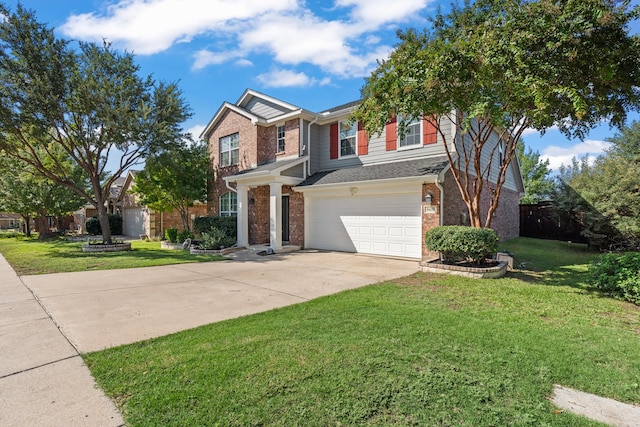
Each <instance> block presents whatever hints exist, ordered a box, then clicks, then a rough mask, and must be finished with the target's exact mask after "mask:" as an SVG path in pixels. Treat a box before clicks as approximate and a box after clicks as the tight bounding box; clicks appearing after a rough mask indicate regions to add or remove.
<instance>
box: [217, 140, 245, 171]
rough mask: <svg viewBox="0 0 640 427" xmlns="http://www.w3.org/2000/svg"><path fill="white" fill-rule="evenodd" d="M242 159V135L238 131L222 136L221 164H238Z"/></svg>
mask: <svg viewBox="0 0 640 427" xmlns="http://www.w3.org/2000/svg"><path fill="white" fill-rule="evenodd" d="M239 161H240V137H239V135H238V134H237V133H234V134H232V135H227V136H223V137H222V138H220V166H231V165H237V164H238V163H239Z"/></svg>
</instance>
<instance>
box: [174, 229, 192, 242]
mask: <svg viewBox="0 0 640 427" xmlns="http://www.w3.org/2000/svg"><path fill="white" fill-rule="evenodd" d="M187 239H193V233H192V232H191V231H189V230H180V231H178V243H182V242H184V241H185V240H187Z"/></svg>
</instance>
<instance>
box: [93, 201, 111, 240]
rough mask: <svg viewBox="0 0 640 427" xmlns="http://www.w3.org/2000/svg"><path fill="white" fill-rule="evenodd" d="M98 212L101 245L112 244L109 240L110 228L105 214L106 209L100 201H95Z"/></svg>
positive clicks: (107, 216)
mask: <svg viewBox="0 0 640 427" xmlns="http://www.w3.org/2000/svg"><path fill="white" fill-rule="evenodd" d="M96 201H97V202H98V203H97V206H96V209H97V210H98V221H99V222H100V228H101V229H102V243H103V244H105V245H110V244H111V243H113V241H112V240H111V227H109V215H108V214H107V207H106V206H105V205H104V203H103V201H102V200H96Z"/></svg>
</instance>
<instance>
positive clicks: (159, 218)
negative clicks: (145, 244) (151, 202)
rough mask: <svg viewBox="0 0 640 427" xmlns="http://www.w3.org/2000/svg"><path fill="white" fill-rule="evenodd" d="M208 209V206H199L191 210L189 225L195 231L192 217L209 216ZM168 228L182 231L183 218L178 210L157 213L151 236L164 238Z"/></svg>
mask: <svg viewBox="0 0 640 427" xmlns="http://www.w3.org/2000/svg"><path fill="white" fill-rule="evenodd" d="M207 210H208V207H207V205H206V204H197V205H194V206H192V207H190V208H189V224H190V225H191V227H192V229H193V223H192V222H191V215H195V216H196V218H198V217H201V216H207ZM167 228H177V229H178V230H182V228H183V226H182V218H180V212H178V211H177V210H175V211H171V212H163V213H160V212H155V215H154V218H153V224H151V230H152V231H151V234H152V235H154V236H159V237H163V236H164V231H165V230H166V229H167Z"/></svg>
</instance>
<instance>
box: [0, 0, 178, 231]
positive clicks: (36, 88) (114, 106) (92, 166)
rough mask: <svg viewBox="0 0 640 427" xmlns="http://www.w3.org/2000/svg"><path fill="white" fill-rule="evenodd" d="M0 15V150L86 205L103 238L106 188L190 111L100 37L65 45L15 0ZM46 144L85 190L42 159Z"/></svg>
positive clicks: (170, 142) (173, 134) (163, 141)
mask: <svg viewBox="0 0 640 427" xmlns="http://www.w3.org/2000/svg"><path fill="white" fill-rule="evenodd" d="M0 15H4V19H3V20H2V21H0V150H1V151H4V153H5V155H8V156H13V157H15V158H18V159H20V160H21V161H23V162H24V163H26V164H29V165H30V166H31V167H33V168H34V169H35V170H36V171H37V173H39V174H40V175H42V176H43V177H46V178H48V179H50V180H51V181H53V182H55V183H56V184H58V185H61V186H64V187H66V188H69V189H71V190H72V191H74V192H75V193H76V194H78V195H80V196H81V197H83V198H84V199H85V200H86V201H87V202H89V203H90V204H92V205H93V206H94V207H95V208H96V209H97V211H98V216H99V220H100V225H101V226H102V230H103V240H104V242H105V243H110V242H111V233H110V231H109V220H108V217H107V210H106V206H105V202H106V200H107V197H108V195H109V190H110V187H111V185H112V183H113V182H114V180H115V179H116V178H118V177H119V176H121V175H122V173H123V172H124V171H126V170H127V169H129V168H130V167H132V166H134V165H136V164H139V163H140V162H141V161H142V160H143V159H144V158H145V157H146V156H148V155H150V154H151V153H154V152H158V151H162V150H163V149H165V148H166V147H169V146H175V145H179V144H182V143H183V142H182V136H183V135H182V133H183V131H182V128H181V125H180V124H181V123H182V122H183V121H184V120H185V119H186V118H188V117H189V114H190V112H189V110H188V107H187V106H186V104H185V102H184V100H183V98H182V94H181V92H180V90H179V89H178V87H177V86H176V84H167V83H157V82H155V81H154V80H153V79H152V78H151V77H141V76H140V75H139V74H140V73H139V72H140V70H139V67H138V66H137V65H136V64H135V63H134V58H133V55H132V54H130V53H127V52H124V53H122V52H117V51H115V50H113V49H111V48H110V46H109V45H108V44H106V43H105V44H103V45H96V44H93V43H79V44H78V46H77V48H76V49H73V48H72V45H71V44H70V42H68V41H66V40H62V39H59V38H57V37H56V36H55V34H54V32H53V29H52V28H49V27H47V26H46V25H44V24H41V23H39V22H38V21H37V20H36V17H35V15H34V13H33V12H32V11H28V10H26V9H24V8H23V7H22V6H20V5H18V6H17V8H16V11H15V13H12V12H11V11H10V10H9V9H8V8H7V7H6V6H5V5H2V4H0ZM50 147H56V148H57V149H61V150H62V151H64V152H65V153H66V154H67V155H68V157H69V158H70V159H71V160H72V161H73V162H74V163H75V165H77V166H78V167H79V168H81V169H82V171H83V173H84V174H85V177H86V179H87V180H88V182H89V188H88V189H87V188H85V187H82V186H78V185H77V183H76V182H74V180H73V179H72V177H70V176H69V174H68V168H65V167H62V166H61V165H59V164H57V163H56V162H53V163H47V162H45V161H44V158H43V156H42V153H45V154H44V155H45V156H48V154H49V153H48V150H49V149H50ZM116 156H117V157H116ZM114 157H115V160H116V162H114V163H115V165H116V166H115V168H116V169H115V170H113V171H109V170H107V162H108V161H109V159H110V158H114Z"/></svg>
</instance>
